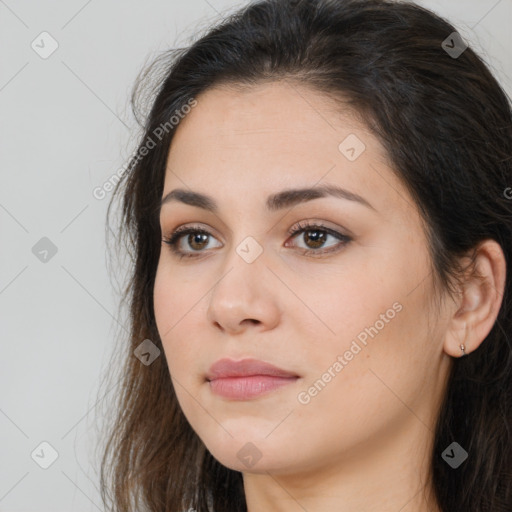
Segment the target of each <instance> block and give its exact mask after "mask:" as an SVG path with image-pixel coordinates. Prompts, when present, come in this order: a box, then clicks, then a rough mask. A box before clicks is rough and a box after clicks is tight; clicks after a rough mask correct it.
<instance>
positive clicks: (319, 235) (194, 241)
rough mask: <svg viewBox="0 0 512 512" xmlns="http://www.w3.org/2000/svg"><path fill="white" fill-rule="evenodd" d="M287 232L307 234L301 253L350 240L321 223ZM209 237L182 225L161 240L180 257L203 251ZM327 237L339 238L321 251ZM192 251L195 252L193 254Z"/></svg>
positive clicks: (300, 226)
mask: <svg viewBox="0 0 512 512" xmlns="http://www.w3.org/2000/svg"><path fill="white" fill-rule="evenodd" d="M288 233H289V234H290V235H291V238H292V239H295V238H298V237H299V235H301V234H303V235H307V236H303V237H302V240H303V242H304V243H305V244H306V247H299V248H301V249H304V251H305V252H304V253H303V254H315V255H318V254H324V253H326V252H335V251H337V250H339V249H340V248H341V246H344V245H346V244H347V243H349V242H350V241H351V238H350V237H349V236H347V235H344V234H342V233H339V232H337V231H335V230H333V229H330V228H328V227H325V226H322V225H299V226H298V228H297V226H294V228H292V229H291V230H290V231H289V232H288ZM185 236H187V238H186V239H185V238H184V237H185ZM210 237H211V238H214V237H213V235H212V234H211V233H210V232H208V231H206V230H204V229H202V228H194V227H184V228H178V229H177V230H176V231H174V233H172V234H171V236H170V237H168V238H166V237H164V238H163V239H162V241H163V242H164V243H166V244H167V245H169V246H170V248H171V251H172V252H173V253H174V254H175V255H177V256H179V257H180V259H181V258H183V257H187V258H190V257H197V256H199V255H200V254H199V253H201V252H205V251H203V249H205V248H206V247H207V245H208V239H209V238H210ZM329 237H332V238H334V239H337V240H339V243H338V244H336V243H334V244H331V245H330V246H328V247H332V246H334V249H328V250H321V251H320V250H318V249H319V248H321V247H322V246H324V244H325V243H326V242H327V240H328V238H329ZM183 239H185V241H186V243H188V246H189V247H191V248H192V251H187V250H186V249H185V250H184V249H183V247H182V243H181V242H182V241H183ZM285 246H286V247H289V244H288V243H285ZM194 252H195V253H196V254H194Z"/></svg>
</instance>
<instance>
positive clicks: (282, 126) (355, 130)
mask: <svg viewBox="0 0 512 512" xmlns="http://www.w3.org/2000/svg"><path fill="white" fill-rule="evenodd" d="M196 100H197V106H195V107H194V108H192V110H191V111H190V113H189V114H187V116H186V117H185V118H184V119H183V120H182V121H181V123H180V125H179V126H178V128H177V130H176V133H175V135H174V138H173V141H172V144H171V147H170V150H169V155H168V161H167V172H166V179H165V185H164V194H165V193H167V192H169V191H170V190H171V189H172V188H175V187H180V188H184V187H183V185H185V188H186V187H189V188H191V189H193V190H194V191H200V192H204V193H210V194H214V191H218V192H219V193H222V191H224V190H226V189H230V190H233V191H234V192H238V193H240V194H244V193H245V194H247V190H248V189H249V190H251V191H252V192H253V193H254V194H255V195H258V194H259V193H260V192H261V193H262V194H264V195H265V197H266V196H267V195H269V194H271V193H272V192H275V191H276V190H278V189H282V188H293V187H307V186H309V187H311V186H314V185H315V184H317V183H319V182H321V181H322V182H327V183H334V184H337V185H340V186H342V187H344V188H346V189H349V190H351V191H353V192H355V193H357V194H360V195H362V196H368V197H369V200H370V202H371V203H372V204H374V205H375V206H376V208H377V209H379V206H378V205H379V203H380V208H381V209H382V213H383V214H385V211H390V210H394V209H395V208H396V207H397V206H398V207H400V206H402V207H404V206H405V207H407V205H403V204H402V205H400V204H398V203H403V202H404V199H406V202H408V203H412V202H413V201H412V199H411V198H407V196H408V194H407V192H406V191H405V189H404V187H403V186H402V184H401V183H400V182H399V180H398V179H397V178H396V176H394V173H393V172H392V171H391V168H390V167H389V163H388V158H387V154H386V152H385V150H384V148H383V147H382V145H381V144H380V142H379V141H378V139H377V138H376V137H375V136H374V135H373V134H372V133H371V132H370V131H369V129H368V128H367V127H366V126H365V124H364V123H363V122H362V121H361V120H360V119H359V118H358V116H357V115H354V113H353V111H351V110H349V109H348V108H343V107H342V104H341V103H340V102H339V101H335V100H334V99H333V98H331V97H329V96H327V95H325V94H323V93H320V92H318V91H316V90H313V89H311V88H309V87H304V86H302V85H298V84H293V83H291V82H288V81H281V82H272V83H266V84H260V85H258V86H251V87H245V88H244V89H240V88H233V87H226V86H221V87H215V88H211V89H208V90H206V91H205V92H203V93H202V94H201V95H199V96H198V97H197V98H196ZM352 149H353V150H354V151H351V150H352ZM347 150H348V152H347ZM354 156H356V158H355V159H354ZM371 198H373V201H372V199H371ZM409 206H411V205H410V204H409Z"/></svg>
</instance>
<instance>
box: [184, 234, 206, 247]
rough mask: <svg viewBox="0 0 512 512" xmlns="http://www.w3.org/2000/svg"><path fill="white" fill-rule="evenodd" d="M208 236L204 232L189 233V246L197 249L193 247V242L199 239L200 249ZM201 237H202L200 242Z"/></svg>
mask: <svg viewBox="0 0 512 512" xmlns="http://www.w3.org/2000/svg"><path fill="white" fill-rule="evenodd" d="M207 237H208V235H205V234H204V233H196V234H191V235H189V237H188V240H189V243H190V246H191V247H192V248H194V249H198V248H197V247H194V244H195V243H196V241H197V240H199V242H198V244H199V245H200V247H199V249H202V247H203V246H204V245H205V244H206V238H207ZM201 238H202V242H203V243H202V244H201Z"/></svg>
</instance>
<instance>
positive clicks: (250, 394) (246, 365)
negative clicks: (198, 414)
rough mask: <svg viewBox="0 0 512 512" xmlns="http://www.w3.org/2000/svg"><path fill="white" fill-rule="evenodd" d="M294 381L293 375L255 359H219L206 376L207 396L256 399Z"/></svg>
mask: <svg viewBox="0 0 512 512" xmlns="http://www.w3.org/2000/svg"><path fill="white" fill-rule="evenodd" d="M298 378H299V376H298V375H297V374H295V373H292V372H289V371H287V370H283V369H282V368H278V367H277V366H274V365H272V364H269V363H265V362H263V361H259V360H257V359H242V360H241V361H233V360H232V359H220V360H219V361H217V362H216V363H215V364H213V365H212V366H211V368H210V371H209V372H208V374H207V376H206V380H207V381H208V384H209V388H210V390H211V392H212V393H214V394H215V395H218V396H220V397H222V398H223V399H227V400H251V399H257V398H259V397H261V396H263V395H267V394H268V393H270V392H273V391H276V390H278V389H280V388H283V387H285V386H287V385H290V384H292V383H293V382H296V381H297V379H298Z"/></svg>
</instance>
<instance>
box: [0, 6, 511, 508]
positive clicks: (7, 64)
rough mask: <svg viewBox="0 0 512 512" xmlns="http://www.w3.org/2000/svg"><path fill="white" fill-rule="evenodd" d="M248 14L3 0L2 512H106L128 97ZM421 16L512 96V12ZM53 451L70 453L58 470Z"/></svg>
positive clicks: (129, 143)
mask: <svg viewBox="0 0 512 512" xmlns="http://www.w3.org/2000/svg"><path fill="white" fill-rule="evenodd" d="M244 3H245V2H239V3H236V2H233V1H228V0H208V1H206V0H187V1H186V2H182V1H180V2H178V1H177V0H168V1H161V0H160V1H157V0H153V1H148V2H142V1H139V2H137V1H135V0H129V1H124V2H117V3H116V2H113V1H102V2H100V1H99V0H89V1H84V0H73V1H68V2H64V1H57V0H54V1H46V2H36V1H35V0H32V1H25V2H15V1H14V0H6V1H3V0H0V44H1V48H2V53H1V55H2V61H1V66H0V109H1V114H0V115H1V124H0V146H1V153H0V158H1V163H0V169H1V170H0V172H1V179H2V186H1V188H0V222H1V242H0V243H1V251H0V311H1V317H0V318H1V324H0V325H1V340H2V342H1V356H0V389H1V392H0V461H1V462H0V512H2V511H3V512H6V511H11V512H21V511H26V512H29V511H30V512H31V511H38V512H43V511H44V512H46V511H52V512H60V511H66V512H71V511H95V510H102V504H101V500H100V496H99V491H98V462H97V459H95V457H94V450H95V447H97V441H96V439H97V438H96V430H95V426H94V425H95V423H96V422H97V421H99V420H101V404H102V396H103V395H102V394H100V389H99V385H100V378H101V376H102V375H103V372H104V371H105V370H108V368H106V366H107V363H108V362H109V357H110V353H111V352H112V351H113V349H114V338H115V335H116V334H117V332H118V331H123V327H122V326H123V325H126V318H124V317H123V314H122V312H121V314H119V313H118V303H119V297H118V296H117V295H116V292H115V290H114V288H113V283H112V278H111V276H110V275H109V270H108V266H107V259H106V255H105V249H106V245H105V230H104V226H105V214H106V207H107V203H108V199H109V198H110V195H109V194H107V197H106V198H105V199H103V200H98V199H96V198H95V197H94V196H93V190H94V188H95V187H98V186H101V185H102V184H103V183H104V182H105V181H106V180H107V179H109V178H110V177H111V176H112V175H113V174H114V173H115V172H116V171H117V170H118V169H119V168H120V167H121V166H122V164H123V163H124V162H125V160H126V158H127V157H128V156H129V155H130V153H131V152H132V150H133V149H134V147H133V144H134V143H135V140H136V136H137V134H138V133H139V132H138V128H137V126H136V123H135V121H134V119H133V117H132V115H131V111H130V108H129V94H130V91H131V87H132V84H133V82H134V80H135V78H136V76H137V74H138V72H139V71H140V69H141V68H142V66H143V65H144V63H145V62H147V61H148V59H151V58H152V57H154V56H156V54H157V53H158V52H160V51H162V50H164V49H166V48H169V47H173V46H184V45H186V44H189V43H190V37H193V35H194V34H195V33H197V32H198V31H203V30H205V29H206V28H207V26H208V24H209V23H211V22H213V21H215V20H216V19H217V18H218V17H219V15H220V14H223V13H226V12H230V11H232V10H234V9H235V8H236V7H237V6H238V5H242V4H244ZM418 3H420V4H421V5H423V6H425V7H428V8H431V9H433V10H435V11H436V12H438V13H440V14H442V15H444V16H446V17H448V19H449V20H450V21H451V22H452V23H454V24H455V26H456V27H457V28H458V30H459V32H460V33H461V34H462V36H463V37H464V38H465V39H466V40H468V41H469V42H470V43H471V44H472V45H473V47H474V48H475V49H476V50H477V51H478V52H479V53H480V54H481V55H482V56H483V57H484V59H485V60H486V62H487V63H488V64H489V65H490V66H491V69H492V70H493V71H494V73H495V75H496V76H497V78H498V79H499V80H500V82H501V83H502V84H503V86H504V88H505V90H506V91H507V93H508V94H509V95H510V94H511V92H512V79H511V77H512V56H511V50H510V49H511V48H512V36H511V31H510V23H511V22H512V0H501V1H498V0H464V1H451V2H449V3H445V2H441V1H430V0H429V1H423V2H418ZM44 31H46V32H48V33H49V34H50V35H51V37H52V38H53V39H54V40H56V41H57V43H58V48H57V50H56V51H55V52H54V53H53V54H52V55H50V56H49V57H48V58H46V59H43V58H41V57H40V55H39V54H38V53H36V51H34V49H33V48H32V47H31V44H32V41H35V43H34V44H38V45H39V51H43V50H45V51H47V50H48V49H49V48H51V46H50V43H51V42H50V40H49V39H48V38H47V39H44V42H43V43H42V42H41V38H42V37H43V38H44V37H47V36H39V35H40V34H41V32H44ZM43 45H44V48H42V47H43ZM510 186H512V183H511V184H510ZM43 237H46V238H48V239H49V240H51V243H52V244H53V245H54V246H55V247H56V249H57V252H56V254H54V255H53V256H52V253H51V252H49V253H48V255H47V256H46V260H47V261H41V260H40V258H44V257H45V254H44V253H43V252H40V254H39V256H38V257H36V254H34V252H36V253H37V252H39V251H43V250H44V247H42V246H41V247H40V246H39V245H36V244H38V243H39V244H45V243H47V242H44V241H43V242H40V240H41V239H42V238H43ZM34 246H36V249H34V250H33V247H34ZM98 418H99V420H98ZM43 441H46V442H47V443H49V444H50V445H51V446H52V447H53V448H54V449H55V450H56V452H57V453H58V457H57V459H56V460H55V461H54V462H53V464H51V465H50V466H49V467H48V468H47V469H43V468H42V467H40V465H39V464H44V462H45V460H46V462H49V461H50V460H51V459H50V457H51V450H49V449H48V448H46V447H45V446H44V445H43V446H42V447H41V446H40V443H41V442H43ZM34 450H36V452H35V455H34V458H32V456H31V454H32V453H33V452H34ZM41 450H42V451H41ZM37 454H38V455H37ZM36 460H37V461H39V462H38V463H36Z"/></svg>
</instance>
